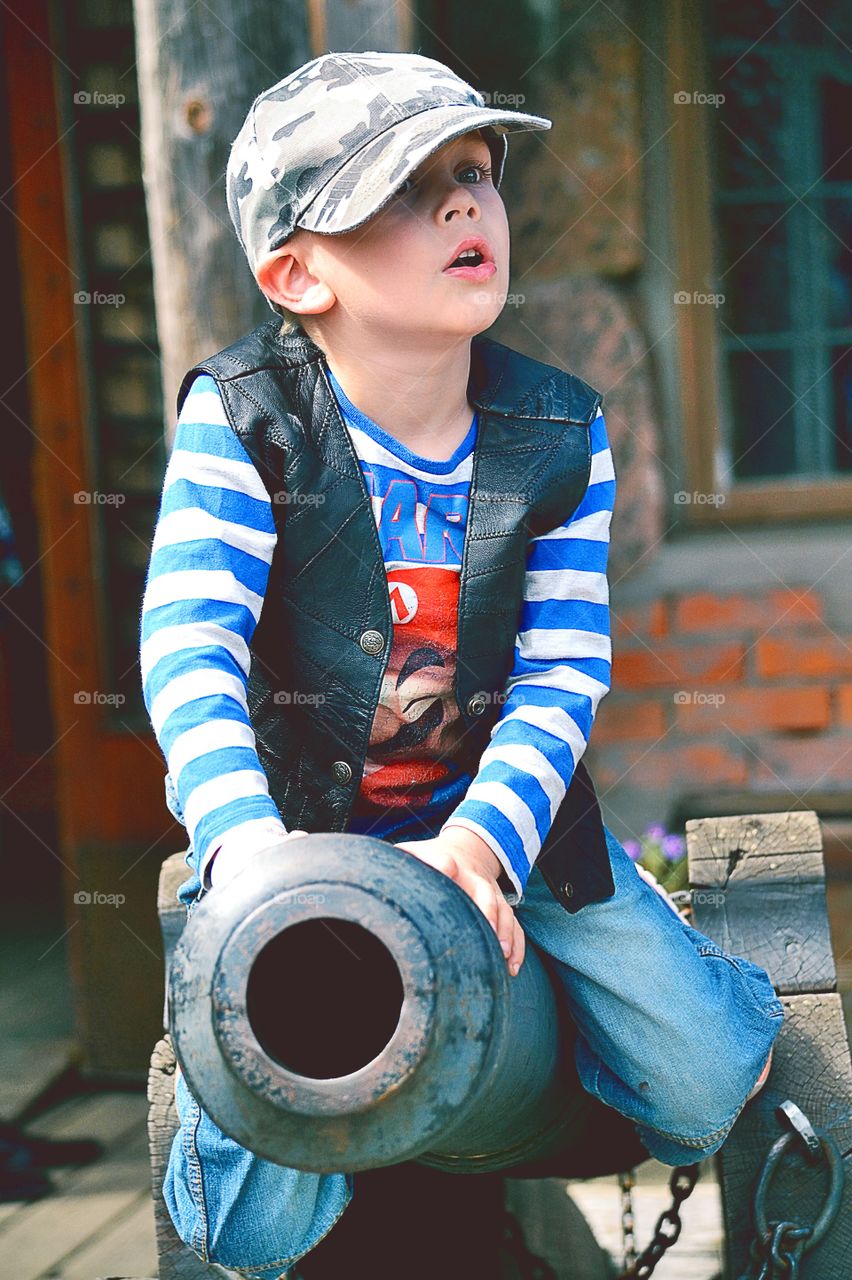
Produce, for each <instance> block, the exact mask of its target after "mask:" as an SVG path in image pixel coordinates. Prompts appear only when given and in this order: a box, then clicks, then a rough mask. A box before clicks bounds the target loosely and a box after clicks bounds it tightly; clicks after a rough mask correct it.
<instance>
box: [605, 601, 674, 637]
mask: <svg viewBox="0 0 852 1280" xmlns="http://www.w3.org/2000/svg"><path fill="white" fill-rule="evenodd" d="M612 633H613V637H614V638H615V639H616V640H617V641H621V643H622V644H627V645H630V644H641V643H642V641H643V640H646V641H647V640H659V639H661V638H662V637H663V636H667V635H668V633H669V620H668V613H667V610H666V604H665V601H664V600H650V601H649V602H648V603H647V604H643V605H637V606H636V607H634V608H631V609H619V610H618V611H616V610H615V609H613V611H612Z"/></svg>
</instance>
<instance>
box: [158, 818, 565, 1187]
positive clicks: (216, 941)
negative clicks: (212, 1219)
mask: <svg viewBox="0 0 852 1280" xmlns="http://www.w3.org/2000/svg"><path fill="white" fill-rule="evenodd" d="M169 1022H170V1027H171V1032H172V1039H173V1043H174V1048H175V1053H176V1056H177V1059H178V1061H179V1063H180V1065H181V1069H182V1070H183V1072H184V1075H185V1077H186V1080H187V1084H188V1085H189V1088H190V1089H191V1091H192V1093H193V1095H194V1097H195V1098H196V1099H197V1101H198V1102H199V1104H200V1105H201V1106H202V1107H203V1108H204V1110H205V1111H207V1113H208V1114H209V1115H210V1116H211V1117H212V1118H213V1120H214V1121H215V1122H216V1123H217V1124H218V1126H219V1127H220V1128H221V1129H222V1130H223V1131H224V1132H225V1133H226V1134H228V1135H229V1136H230V1137H232V1138H233V1139H234V1140H235V1141H236V1142H238V1143H240V1145H241V1146H244V1147H246V1148H248V1149H249V1150H251V1151H254V1152H256V1153H257V1154H258V1155H261V1156H263V1157H264V1158H266V1159H268V1160H272V1161H274V1162H276V1163H278V1164H283V1165H287V1166H289V1167H291V1168H296V1169H303V1170H309V1171H314V1172H318V1173H325V1172H355V1171H358V1170H361V1169H371V1168H378V1167H380V1166H383V1165H391V1164H397V1163H400V1162H402V1161H405V1160H411V1159H418V1160H419V1161H420V1162H421V1163H424V1164H428V1165H431V1166H432V1167H436V1168H441V1169H453V1170H457V1171H459V1172H473V1171H478V1170H484V1171H492V1170H497V1169H505V1168H509V1167H511V1166H512V1165H518V1164H521V1163H523V1162H526V1161H530V1160H536V1159H542V1158H546V1157H550V1156H552V1155H554V1154H555V1153H557V1152H558V1151H559V1150H560V1149H561V1147H562V1146H563V1145H564V1143H565V1141H566V1135H567V1134H568V1133H569V1132H570V1128H571V1122H572V1114H573V1112H574V1110H575V1108H576V1106H577V1105H578V1103H581V1101H582V1100H581V1098H580V1097H579V1096H578V1095H579V1094H580V1093H582V1091H581V1090H580V1089H579V1087H578V1084H577V1080H576V1075H575V1074H574V1068H573V1055H572V1053H571V1044H572V1041H573V1028H572V1027H571V1026H570V1025H566V1023H567V1019H565V1020H564V1021H563V1022H560V1020H559V1017H558V1014H557V1004H556V1000H555V998H554V992H553V989H552V986H551V980H550V977H549V975H548V973H547V970H546V968H545V965H544V963H543V962H542V959H541V958H540V956H539V954H538V953H537V952H536V950H535V948H534V947H533V946H532V945H531V944H530V942H529V940H528V942H527V951H526V957H525V960H524V963H523V965H522V967H521V970H520V972H519V974H518V976H517V977H516V978H510V976H509V974H508V971H507V968H506V962H505V959H504V957H503V955H502V952H501V950H500V946H499V943H498V942H497V938H496V936H495V934H494V931H493V929H492V928H491V925H490V924H489V923H488V921H487V920H486V918H485V917H484V916H483V915H482V913H481V911H480V910H479V908H478V907H477V906H476V904H475V903H474V902H473V901H472V900H471V899H470V898H469V897H468V896H467V894H465V893H464V892H463V891H462V890H461V889H459V887H458V886H457V885H456V884H454V883H453V882H452V881H451V880H450V879H449V878H448V877H447V876H445V875H443V874H442V873H441V872H439V871H436V870H434V869H433V868H432V867H429V866H427V865H426V864H425V863H423V862H421V861H420V860H419V859H417V858H415V857H413V856H412V855H411V854H408V853H406V852H405V851H403V850H401V849H397V848H396V847H395V846H393V845H391V844H388V843H386V842H384V841H381V840H376V839H373V838H371V837H369V836H358V835H346V834H322V835H311V836H307V837H304V838H302V839H300V840H297V841H288V842H282V843H280V844H277V845H276V846H274V847H271V848H269V849H266V850H264V851H263V852H261V853H258V854H257V855H255V857H253V858H252V860H251V861H250V863H249V864H248V865H247V867H246V869H245V870H244V871H243V872H241V873H240V875H239V876H237V877H236V878H235V879H234V880H232V881H230V882H229V884H228V887H227V890H226V891H224V892H222V891H220V892H215V891H214V892H212V893H210V894H208V895H207V896H206V897H205V898H204V899H202V901H201V902H200V903H199V904H198V906H197V908H196V909H195V910H194V911H193V912H192V915H191V916H190V918H189V920H188V921H187V924H186V927H185V929H184V931H183V934H182V935H181V938H180V941H179V943H178V945H177V947H176V950H175V954H174V958H173V960H172V964H171V969H170V975H169Z"/></svg>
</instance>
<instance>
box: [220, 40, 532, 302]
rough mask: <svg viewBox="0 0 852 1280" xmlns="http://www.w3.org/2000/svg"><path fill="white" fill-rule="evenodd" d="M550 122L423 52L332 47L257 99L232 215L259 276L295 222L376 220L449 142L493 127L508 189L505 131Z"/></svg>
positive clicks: (231, 195) (489, 135)
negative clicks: (491, 102)
mask: <svg viewBox="0 0 852 1280" xmlns="http://www.w3.org/2000/svg"><path fill="white" fill-rule="evenodd" d="M551 124H552V121H550V120H547V119H546V118H545V117H543V116H532V115H525V114H524V113H523V112H520V111H512V110H507V109H503V108H501V107H489V106H486V104H485V98H484V97H483V95H482V94H481V93H477V91H476V90H475V89H474V88H472V87H471V85H469V84H467V83H466V81H464V80H462V79H461V78H460V77H459V76H457V75H455V74H454V73H453V72H452V71H451V70H450V69H449V67H445V66H444V65H443V63H441V62H436V61H434V60H433V59H432V58H425V57H422V56H421V55H420V54H416V53H380V52H374V51H370V52H366V53H324V54H322V55H321V56H320V57H318V58H314V59H313V60H312V61H311V62H307V63H305V65H304V66H302V67H299V69H298V70H297V71H294V72H292V73H291V74H290V75H288V76H285V77H284V79H283V80H279V82H278V83H277V84H274V85H273V86H272V88H270V89H266V90H265V91H264V92H263V93H261V94H260V95H259V96H258V97H257V98H255V100H254V102H253V103H252V106H251V110H250V111H249V113H248V115H247V116H246V119H245V122H244V124H243V127H242V128H241V130H240V132H239V134H238V135H237V137H236V139H235V140H234V142H233V144H232V146H231V153H230V157H229V160H228V168H227V199H228V212H229V213H230V215H231V221H232V222H233V224H234V229H235V231H236V233H237V237H238V239H239V241H240V244H241V245H242V247H243V250H244V252H245V255H246V257H247V259H248V263H249V266H250V267H251V270H252V274H254V275H255V276H256V274H257V266H258V264H259V263H260V262H261V261H262V259H263V258H265V257H266V255H267V254H269V253H270V252H272V251H273V250H275V249H280V247H281V246H282V245H283V244H284V243H285V241H286V240H288V239H289V237H290V236H291V235H292V234H293V232H294V231H295V230H296V229H297V227H304V228H306V229H307V230H308V231H316V232H319V233H321V234H326V235H334V234H335V233H339V232H342V231H351V230H352V229H353V228H354V227H357V226H360V225H361V223H362V222H366V221H367V219H368V218H371V217H372V216H373V214H374V213H377V212H378V210H379V209H381V207H382V206H383V205H384V204H386V203H387V201H388V200H390V198H391V196H392V195H393V193H394V192H395V191H396V190H397V188H398V187H399V186H401V184H402V183H403V182H404V181H405V179H406V178H407V177H408V176H409V175H410V174H411V173H412V172H413V171H414V170H415V169H416V168H417V167H418V165H420V164H422V162H423V160H425V159H426V157H427V156H429V155H430V154H431V153H432V152H433V151H437V150H438V148H439V147H442V146H443V145H444V144H445V143H446V142H449V141H451V139H453V138H456V137H459V136H461V135H462V134H464V133H468V132H470V131H471V130H473V129H483V131H484V136H485V137H486V139H487V141H488V145H489V148H490V149H491V153H492V158H493V171H494V172H493V181H494V185H495V186H496V187H499V185H500V181H501V179H502V176H503V166H504V163H505V157H506V151H507V141H506V138H505V133H506V132H507V131H509V130H512V129H549V128H550V127H551ZM272 305H273V304H272V303H270V306H272ZM274 309H275V308H274V306H273V310H274Z"/></svg>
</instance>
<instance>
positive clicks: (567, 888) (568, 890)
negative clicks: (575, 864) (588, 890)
mask: <svg viewBox="0 0 852 1280" xmlns="http://www.w3.org/2000/svg"><path fill="white" fill-rule="evenodd" d="M559 890H560V893H562V894H564V896H565V897H566V898H573V896H574V886H573V884H572V883H571V881H570V880H563V882H562V884H561V885H560V886H559Z"/></svg>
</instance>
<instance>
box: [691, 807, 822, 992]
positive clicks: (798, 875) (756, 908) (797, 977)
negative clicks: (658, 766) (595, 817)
mask: <svg viewBox="0 0 852 1280" xmlns="http://www.w3.org/2000/svg"><path fill="white" fill-rule="evenodd" d="M686 834H687V846H688V850H689V878H690V884H691V886H692V890H693V894H692V908H693V916H694V919H695V923H696V928H698V929H700V930H701V932H702V933H706V934H707V935H708V937H711V938H713V939H714V940H715V941H716V942H718V943H719V945H720V946H721V947H723V948H724V949H725V950H726V951H728V952H730V953H731V954H733V955H744V956H747V958H748V959H749V960H753V961H754V963H755V964H759V965H761V967H762V968H764V969H766V971H767V973H769V974H770V976H771V978H772V982H773V985H774V986H775V989H776V991H778V992H779V994H780V993H782V992H783V993H790V994H795V993H797V992H804V991H835V990H836V988H837V975H836V972H835V967H834V959H833V955H832V949H831V935H830V932H829V926H828V914H827V912H826V905H825V868H824V864H823V857H822V848H821V845H820V836H819V822H818V820H817V817H816V815H815V814H813V813H790V814H778V813H768V814H759V815H753V816H751V817H747V818H702V819H698V820H695V821H690V822H688V823H687V824H686Z"/></svg>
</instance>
